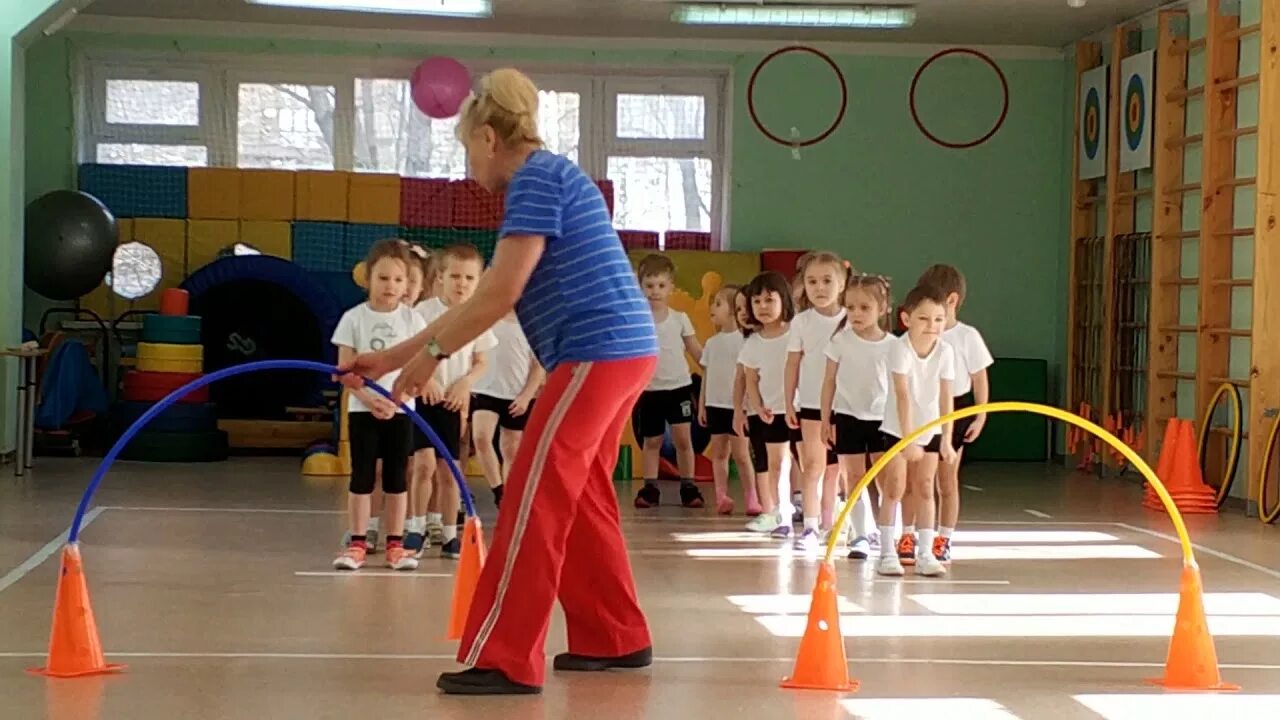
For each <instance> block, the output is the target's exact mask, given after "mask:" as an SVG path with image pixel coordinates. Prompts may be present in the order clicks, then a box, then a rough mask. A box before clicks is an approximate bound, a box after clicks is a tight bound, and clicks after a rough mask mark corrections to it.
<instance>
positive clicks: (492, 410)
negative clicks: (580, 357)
mask: <svg viewBox="0 0 1280 720" xmlns="http://www.w3.org/2000/svg"><path fill="white" fill-rule="evenodd" d="M490 332H492V333H493V336H494V338H495V339H496V341H497V346H496V347H495V348H494V349H493V351H492V352H491V353H489V355H490V357H489V369H488V371H486V372H485V374H484V377H483V378H481V379H480V382H479V383H477V384H476V387H475V393H474V394H473V395H472V396H471V438H472V440H473V441H474V443H475V446H476V459H477V460H479V461H480V467H481V468H482V469H483V470H484V476H485V480H487V481H488V482H489V488H490V489H491V490H493V504H494V505H496V506H498V507H499V508H501V506H502V491H503V485H504V483H506V480H507V475H508V474H509V473H510V470H511V461H512V460H514V459H515V456H516V449H517V448H519V447H520V439H521V438H522V437H523V436H524V427H525V424H526V423H528V421H529V413H530V411H532V410H533V401H534V398H535V397H537V395H538V390H539V388H541V387H542V383H543V382H544V381H545V380H546V378H547V371H546V370H543V369H542V365H540V364H538V360H537V358H535V357H534V356H533V349H532V348H530V347H529V339H528V338H526V337H525V334H524V330H522V329H521V328H520V321H519V320H517V319H516V314H515V312H514V311H513V312H510V313H508V314H507V316H506V317H504V318H502V319H501V320H499V321H498V324H497V325H494V326H493V329H492V330H490Z"/></svg>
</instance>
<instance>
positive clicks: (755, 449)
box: [707, 417, 769, 473]
mask: <svg viewBox="0 0 1280 720" xmlns="http://www.w3.org/2000/svg"><path fill="white" fill-rule="evenodd" d="M707 419H708V420H710V419H711V418H707ZM755 423H756V419H755V418H754V417H752V418H748V419H747V443H748V444H750V446H751V469H753V470H755V471H756V473H762V472H766V471H768V469H769V451H768V450H767V449H766V448H765V446H764V437H763V436H761V435H760V433H758V432H756V426H755Z"/></svg>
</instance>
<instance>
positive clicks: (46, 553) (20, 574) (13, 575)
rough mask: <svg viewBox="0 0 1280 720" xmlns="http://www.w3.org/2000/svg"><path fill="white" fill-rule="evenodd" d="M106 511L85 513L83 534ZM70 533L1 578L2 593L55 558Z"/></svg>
mask: <svg viewBox="0 0 1280 720" xmlns="http://www.w3.org/2000/svg"><path fill="white" fill-rule="evenodd" d="M106 509H107V508H105V507H95V508H91V509H90V510H89V512H87V513H85V514H84V521H83V522H82V523H80V530H81V532H83V531H84V529H85V528H87V527H89V525H90V524H91V523H92V522H93V521H94V520H95V519H97V517H98V516H99V515H101V514H102V511H104V510H106ZM68 532H70V530H69V529H68V530H64V531H63V532H62V534H61V535H59V536H58V537H56V538H54V539H52V540H50V541H49V542H47V543H45V545H44V547H42V548H40V549H39V550H37V551H35V552H34V553H32V554H31V557H29V558H27V559H26V560H25V561H23V563H22V564H21V565H19V566H18V567H16V568H14V569H12V570H10V571H9V572H7V573H5V575H4V577H0V592H4V591H5V590H6V589H8V588H9V586H10V585H13V584H14V583H16V582H18V581H19V580H21V579H22V578H24V577H26V576H27V573H29V572H31V571H32V570H35V569H36V568H38V567H40V565H41V564H42V563H43V562H44V561H45V560H48V559H49V558H51V557H53V555H54V553H56V552H58V550H60V549H62V546H63V545H65V544H66V543H67V533H68Z"/></svg>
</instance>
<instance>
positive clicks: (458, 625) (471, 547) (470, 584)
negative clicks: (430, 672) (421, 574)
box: [447, 516, 485, 640]
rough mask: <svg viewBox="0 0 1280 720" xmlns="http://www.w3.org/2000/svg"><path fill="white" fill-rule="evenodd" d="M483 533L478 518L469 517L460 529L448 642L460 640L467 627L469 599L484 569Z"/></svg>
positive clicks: (472, 595) (474, 591)
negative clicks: (456, 573) (460, 539)
mask: <svg viewBox="0 0 1280 720" xmlns="http://www.w3.org/2000/svg"><path fill="white" fill-rule="evenodd" d="M484 556H485V549H484V531H483V530H481V529H480V518H478V517H475V516H471V517H469V518H467V524H466V525H464V526H463V528H462V557H461V558H459V560H458V575H457V577H455V578H454V580H453V608H452V610H451V611H450V612H449V634H448V636H447V637H448V639H450V640H461V639H462V631H463V630H465V629H466V627H467V612H468V611H470V610H471V598H472V597H474V596H475V594H476V584H477V583H479V582H480V570H481V569H483V568H484Z"/></svg>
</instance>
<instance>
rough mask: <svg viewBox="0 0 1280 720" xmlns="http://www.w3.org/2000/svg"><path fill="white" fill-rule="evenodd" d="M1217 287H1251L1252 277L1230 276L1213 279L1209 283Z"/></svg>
mask: <svg viewBox="0 0 1280 720" xmlns="http://www.w3.org/2000/svg"><path fill="white" fill-rule="evenodd" d="M1209 284H1210V285H1214V286H1217V287H1253V279H1252V278H1230V279H1228V280H1214V281H1213V282H1211V283H1209Z"/></svg>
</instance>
